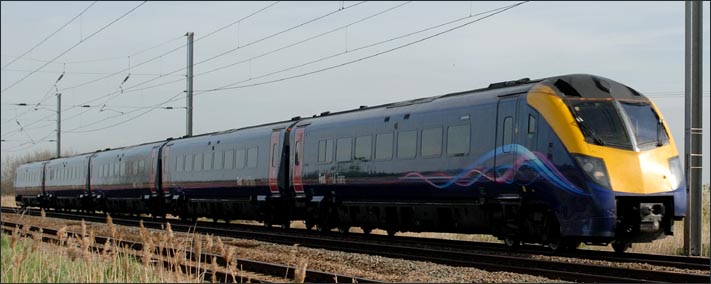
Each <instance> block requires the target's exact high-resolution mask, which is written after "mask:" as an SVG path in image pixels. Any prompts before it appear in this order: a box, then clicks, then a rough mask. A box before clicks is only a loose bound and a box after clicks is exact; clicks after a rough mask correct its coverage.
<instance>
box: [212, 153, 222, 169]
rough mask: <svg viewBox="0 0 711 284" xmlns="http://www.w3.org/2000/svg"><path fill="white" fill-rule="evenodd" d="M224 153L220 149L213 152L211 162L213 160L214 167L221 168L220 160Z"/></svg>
mask: <svg viewBox="0 0 711 284" xmlns="http://www.w3.org/2000/svg"><path fill="white" fill-rule="evenodd" d="M224 154H225V152H222V151H218V152H215V160H214V161H213V162H215V169H216V170H221V169H222V160H223V158H222V155H224Z"/></svg>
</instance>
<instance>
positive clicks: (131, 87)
mask: <svg viewBox="0 0 711 284" xmlns="http://www.w3.org/2000/svg"><path fill="white" fill-rule="evenodd" d="M365 2H367V1H361V2H358V3H356V4H353V5H350V6H347V7H344V8H342V9H339V10H337V11H334V12H329V13H327V14H325V15H322V16H319V17H317V18H314V19H311V20H308V21H306V22H303V23H300V24H298V25H296V26H293V27H290V28H287V29H285V30H282V31H280V32H277V33H274V34H271V35H269V36H266V37H263V38H261V39H258V40H256V41H253V42H250V43H248V44H246V45H244V46H242V47H246V46H249V45H252V44H255V43H258V42H261V41H264V40H266V39H269V38H272V37H274V36H277V35H279V34H283V33H285V32H288V31H291V30H294V29H296V28H298V27H301V26H304V25H306V24H309V23H312V22H315V21H317V20H320V19H323V18H325V17H327V16H330V15H333V14H335V13H337V12H340V11H343V10H345V9H348V8H352V7H355V6H358V5H361V4H363V3H365ZM276 3H278V2H275V3H273V4H272V5H269V6H266V7H264V8H262V9H260V10H258V11H255V12H254V13H252V14H250V15H247V16H245V17H243V18H242V19H240V20H238V21H235V22H232V23H231V24H229V25H226V26H224V27H222V28H220V29H218V30H216V31H213V32H211V33H208V34H207V35H205V36H203V37H201V38H198V40H199V39H203V38H206V37H208V36H211V35H213V34H215V33H217V32H219V31H221V30H224V29H225V28H227V27H229V26H231V25H234V24H236V23H239V22H241V21H244V20H245V19H247V18H249V17H251V16H253V15H256V14H257V13H259V12H261V11H264V10H265V9H267V8H269V7H271V6H273V5H275V4H276ZM399 6H402V5H399ZM399 6H398V7H399ZM388 10H391V9H388ZM235 50H236V49H233V50H231V51H229V52H234V51H235ZM226 54H227V53H223V54H221V55H218V56H213V57H212V58H210V59H208V60H204V61H201V62H199V63H204V62H207V61H209V60H212V59H214V58H217V57H219V56H224V55H226ZM199 63H196V64H199ZM196 64H195V65H196ZM134 67H135V66H134ZM185 69H186V68H181V69H178V70H176V71H173V72H169V73H166V74H164V75H162V76H159V77H157V78H153V79H149V80H146V81H144V82H141V83H139V84H136V85H132V86H129V87H126V88H123V90H122V92H121V91H114V92H111V93H108V94H106V95H103V96H100V97H97V98H94V99H91V100H89V101H87V102H85V103H83V104H89V103H92V102H95V101H98V100H100V99H102V98H109V99H107V100H105V101H104V102H103V103H106V102H108V101H110V100H111V98H110V97H111V96H113V95H117V94H120V93H129V92H136V91H142V90H146V89H151V88H155V87H159V86H164V85H168V84H173V83H177V82H182V81H184V79H178V80H173V81H169V82H164V83H159V84H155V85H151V86H148V87H145V88H141V89H135V88H136V87H138V86H141V85H143V84H145V83H147V82H152V81H155V80H157V79H159V78H161V77H165V76H168V75H172V74H174V73H176V72H179V71H182V70H185ZM124 70H126V69H124ZM70 88H71V87H70ZM70 88H64V89H63V90H66V89H70ZM70 109H71V108H70ZM88 111H90V110H85V111H82V112H80V113H78V114H77V115H75V116H71V117H68V118H67V119H66V120H69V119H72V118H74V117H78V116H81V115H83V114H85V113H87V112H88Z"/></svg>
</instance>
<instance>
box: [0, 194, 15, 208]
mask: <svg viewBox="0 0 711 284" xmlns="http://www.w3.org/2000/svg"><path fill="white" fill-rule="evenodd" d="M0 201H1V203H2V206H3V207H16V206H17V204H15V197H14V196H12V195H2V196H1V197H0Z"/></svg>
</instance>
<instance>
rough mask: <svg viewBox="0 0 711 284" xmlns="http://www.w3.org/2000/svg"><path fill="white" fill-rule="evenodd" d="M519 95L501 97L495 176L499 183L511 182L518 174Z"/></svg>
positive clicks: (497, 121)
mask: <svg viewBox="0 0 711 284" xmlns="http://www.w3.org/2000/svg"><path fill="white" fill-rule="evenodd" d="M519 97H520V96H518V95H515V96H505V97H502V98H500V99H499V104H498V107H497V116H496V117H497V119H496V157H495V160H494V165H495V178H496V182H498V183H511V182H513V180H514V177H515V176H516V165H515V164H516V159H517V150H518V149H517V147H518V146H517V144H516V127H517V123H516V122H517V119H518V118H517V114H518V100H519Z"/></svg>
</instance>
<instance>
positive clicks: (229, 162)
mask: <svg viewBox="0 0 711 284" xmlns="http://www.w3.org/2000/svg"><path fill="white" fill-rule="evenodd" d="M234 168H235V151H234V150H229V151H225V169H234Z"/></svg>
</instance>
